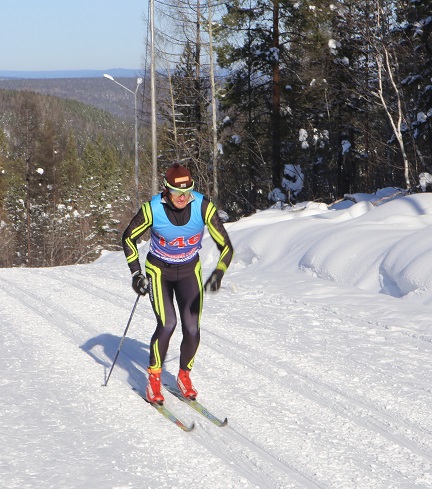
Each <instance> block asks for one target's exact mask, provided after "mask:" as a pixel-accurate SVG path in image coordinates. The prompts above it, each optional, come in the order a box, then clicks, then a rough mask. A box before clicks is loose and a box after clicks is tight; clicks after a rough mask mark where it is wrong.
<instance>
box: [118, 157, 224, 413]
mask: <svg viewBox="0 0 432 489" xmlns="http://www.w3.org/2000/svg"><path fill="white" fill-rule="evenodd" d="M164 186H165V188H164V190H163V192H162V193H160V194H157V195H155V196H153V198H152V199H151V200H150V201H149V202H145V203H144V204H143V205H142V206H141V209H140V210H139V211H138V213H137V214H136V215H135V217H134V218H133V219H132V220H131V222H130V224H129V226H128V227H127V229H126V230H125V232H124V234H123V238H122V243H123V250H124V253H125V256H126V259H127V263H128V265H129V268H130V271H131V273H132V288H133V289H134V290H135V292H136V293H137V294H141V295H146V294H147V292H148V293H149V297H150V302H151V305H152V308H153V311H154V314H155V316H156V321H157V325H156V330H155V332H154V334H153V336H152V338H151V341H150V361H149V366H148V374H149V376H148V384H147V389H146V397H147V400H148V401H149V402H151V403H158V404H163V401H164V397H163V394H162V392H161V372H162V367H163V363H164V359H165V356H166V353H167V350H168V346H169V341H170V338H171V336H172V334H173V333H174V329H175V327H176V324H177V316H176V312H175V308H174V295H175V298H176V302H177V305H178V309H179V313H180V319H181V325H182V333H183V338H182V341H181V345H180V369H179V373H178V377H177V385H178V388H179V389H180V391H181V393H182V394H183V396H185V397H188V398H190V399H195V398H196V396H197V395H198V392H197V390H196V389H195V387H194V386H193V385H192V381H191V379H190V376H189V373H190V371H191V369H192V366H193V363H194V360H195V354H196V352H197V349H198V345H199V342H200V318H201V312H202V305H203V282H202V271H201V262H200V259H199V255H198V252H199V250H200V248H201V240H202V237H203V233H204V228H205V226H207V229H208V231H209V233H210V236H211V237H212V238H213V240H214V241H215V243H216V246H217V247H218V249H219V251H220V257H219V260H218V263H217V265H216V268H215V269H214V271H213V272H212V273H211V275H210V277H209V278H208V280H207V281H206V283H205V285H204V290H205V291H206V292H214V291H217V290H218V289H219V288H220V285H221V280H222V277H223V275H224V273H225V272H226V270H227V268H228V266H229V264H230V262H231V259H232V256H233V247H232V245H231V242H230V239H229V237H228V234H227V232H226V230H225V228H224V226H223V224H222V221H221V220H220V218H219V216H218V213H217V210H216V207H215V205H214V204H213V203H212V202H210V200H208V199H207V198H206V197H205V196H204V195H202V194H200V193H198V192H196V191H194V190H193V189H194V181H193V180H192V176H191V174H190V172H189V170H188V169H187V168H186V167H184V166H181V165H179V164H178V163H174V164H173V165H172V166H171V167H170V168H169V169H168V170H167V172H166V174H165V179H164ZM149 228H150V244H149V251H148V254H147V257H146V262H145V274H146V276H144V274H143V272H142V268H141V264H140V261H139V255H138V249H137V245H136V242H137V240H138V238H139V237H140V236H141V235H142V234H143V233H144V232H145V231H146V230H147V229H149Z"/></svg>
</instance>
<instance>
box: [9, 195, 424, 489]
mask: <svg viewBox="0 0 432 489" xmlns="http://www.w3.org/2000/svg"><path fill="white" fill-rule="evenodd" d="M225 225H226V227H227V230H228V233H229V235H230V237H231V240H232V242H233V245H234V248H235V255H234V258H233V262H232V263H231V266H230V267H229V269H228V271H227V273H226V275H225V277H224V279H223V281H222V287H221V289H220V290H219V291H218V292H217V293H213V294H208V295H206V296H205V300H204V310H203V315H202V321H201V344H200V347H199V350H198V353H197V356H196V360H195V365H194V368H193V370H192V374H191V377H192V380H193V383H194V385H195V387H196V388H197V389H198V392H199V394H198V399H199V400H200V401H201V402H202V404H203V405H204V406H205V407H206V408H207V409H208V410H210V411H211V412H212V413H213V414H214V415H216V416H217V417H219V418H221V419H223V418H225V417H227V418H228V425H227V426H225V427H222V428H220V427H218V426H215V425H213V424H212V423H210V422H209V421H208V420H206V419H205V418H203V417H202V416H201V415H199V414H198V413H196V412H195V411H193V410H192V409H190V407H188V406H186V405H185V404H184V403H182V402H181V401H179V400H178V399H176V398H175V397H174V396H172V395H171V394H169V393H168V392H165V397H166V402H165V405H166V406H167V407H168V408H169V409H171V410H172V411H173V412H175V413H176V414H177V416H178V417H179V418H181V419H182V420H183V421H184V422H185V423H186V424H187V425H191V424H192V423H195V428H194V429H193V431H191V432H184V431H182V430H181V429H179V428H178V427H177V426H175V425H174V424H172V423H171V422H170V421H168V420H167V419H165V418H163V417H162V416H161V415H160V414H158V413H157V412H156V410H155V409H153V408H152V407H151V406H150V405H148V404H147V403H145V402H144V401H143V400H142V399H141V398H140V397H139V396H138V395H136V393H135V392H134V391H133V389H132V388H133V387H135V388H138V389H145V386H146V373H145V372H146V367H147V365H148V359H149V341H150V337H151V335H152V333H153V329H154V327H155V320H154V316H153V313H152V310H151V307H150V303H149V300H148V297H144V298H141V299H140V300H139V302H138V303H136V302H135V301H136V296H135V294H134V293H133V291H132V288H131V279H130V272H129V268H128V266H127V264H126V260H125V257H124V255H123V253H122V252H104V253H103V254H102V256H101V257H100V258H99V259H98V260H97V261H95V262H94V263H91V264H87V265H74V266H65V267H54V268H39V269H26V268H16V269H0V304H1V314H0V338H1V340H0V341H1V352H2V354H1V355H0V373H1V375H0V393H1V395H0V440H1V443H0V480H1V481H2V482H1V486H2V489H21V488H23V487H31V488H32V489H39V488H40V489H42V488H43V489H51V488H52V489H54V488H55V489H58V488H60V487H62V488H63V487H64V488H70V489H81V488H82V489H84V488H89V487H91V488H95V489H126V488H136V489H144V488H147V489H148V488H151V489H156V488H157V489H176V488H183V487H188V488H189V489H226V488H228V489H255V488H259V489H305V488H306V489H318V488H319V489H322V488H326V489H389V488H391V489H414V488H415V489H427V488H428V489H430V488H431V487H432V416H431V411H430V406H431V405H432V389H431V386H432V324H431V317H432V251H431V249H432V248H431V243H432V194H431V193H424V194H417V195H404V194H403V193H401V192H398V190H397V189H393V188H389V189H383V190H381V191H379V192H377V193H376V194H374V195H366V194H354V195H352V196H350V198H349V199H347V200H345V201H342V202H339V203H337V204H335V205H333V206H327V205H325V204H318V203H314V202H303V203H299V204H297V205H296V206H294V207H289V206H286V207H283V208H271V209H268V210H265V211H262V212H258V213H256V214H254V215H252V216H249V217H245V218H243V219H240V220H239V221H237V222H231V223H226V224H225ZM139 250H140V255H141V256H142V257H143V256H145V253H146V252H147V250H148V243H145V242H143V243H141V244H140V246H139ZM200 256H201V260H202V265H203V276H204V279H206V278H207V277H208V276H209V275H210V273H211V271H212V269H213V268H214V267H215V265H216V263H217V259H218V251H217V248H216V246H215V244H214V243H213V241H212V240H211V238H210V237H209V236H208V234H206V235H205V237H204V239H203V247H202V249H201V252H200ZM135 303H136V304H137V307H136V309H135V312H134V315H132V316H131V312H132V310H133V305H134V304H135ZM129 320H130V323H129V329H128V331H127V334H126V337H125V340H124V341H122V336H123V334H124V332H125V331H126V329H125V328H126V325H127V324H128V322H129ZM180 340H181V329H180V327H178V328H177V330H176V331H175V333H174V335H173V337H172V340H171V345H170V349H169V352H168V356H167V359H166V362H165V365H164V371H163V374H162V380H163V382H164V383H167V384H171V385H174V384H175V377H176V374H177V371H178V362H179V346H180ZM120 346H121V351H120V354H119V356H118V361H117V363H116V364H115V366H114V369H113V370H112V375H111V377H110V380H109V383H108V384H107V385H106V386H105V387H102V385H103V384H104V383H105V381H106V378H107V374H108V372H109V370H110V369H111V367H112V365H113V359H114V357H115V354H116V352H117V351H118V349H119V348H120Z"/></svg>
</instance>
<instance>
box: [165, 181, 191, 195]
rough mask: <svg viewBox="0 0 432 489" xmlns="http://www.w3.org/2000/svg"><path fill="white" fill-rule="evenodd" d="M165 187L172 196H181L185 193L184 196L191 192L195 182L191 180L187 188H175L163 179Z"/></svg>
mask: <svg viewBox="0 0 432 489" xmlns="http://www.w3.org/2000/svg"><path fill="white" fill-rule="evenodd" d="M164 184H165V187H166V188H167V189H168V190H169V192H170V194H172V195H173V196H174V197H181V196H182V195H185V196H186V197H187V196H188V195H190V193H191V192H192V190H193V188H194V185H195V182H194V181H193V180H192V185H191V186H190V187H188V188H177V187H173V186H172V185H170V184H169V183H168V182H167V181H166V180H164Z"/></svg>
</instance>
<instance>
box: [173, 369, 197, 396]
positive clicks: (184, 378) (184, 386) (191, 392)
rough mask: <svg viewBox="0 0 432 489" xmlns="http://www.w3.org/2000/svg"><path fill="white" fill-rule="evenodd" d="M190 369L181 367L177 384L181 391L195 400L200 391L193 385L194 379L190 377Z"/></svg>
mask: <svg viewBox="0 0 432 489" xmlns="http://www.w3.org/2000/svg"><path fill="white" fill-rule="evenodd" d="M189 373H190V370H183V369H180V370H179V373H178V377H177V386H178V388H179V389H180V392H181V393H182V394H183V395H184V396H185V397H188V398H189V399H192V400H195V399H196V396H197V395H198V391H197V390H196V389H195V387H194V386H193V385H192V381H191V379H190V378H189Z"/></svg>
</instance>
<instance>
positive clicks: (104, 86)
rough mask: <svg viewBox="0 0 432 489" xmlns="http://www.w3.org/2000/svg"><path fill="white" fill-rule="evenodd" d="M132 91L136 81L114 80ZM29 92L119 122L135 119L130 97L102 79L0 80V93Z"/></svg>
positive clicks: (133, 79) (113, 84)
mask: <svg viewBox="0 0 432 489" xmlns="http://www.w3.org/2000/svg"><path fill="white" fill-rule="evenodd" d="M116 80H117V81H118V82H119V83H121V84H122V85H124V86H125V87H127V88H129V89H130V90H132V91H135V88H136V78H131V77H127V78H116ZM2 88H3V89H9V90H29V91H33V92H37V93H41V94H45V95H54V96H56V97H60V98H63V99H71V100H77V101H79V102H83V103H84V104H87V105H90V106H92V107H96V108H98V109H101V110H104V111H107V112H109V113H110V114H112V115H114V116H116V117H119V118H121V119H126V120H132V121H133V116H134V98H133V95H132V94H131V93H130V92H128V91H127V90H125V89H124V88H122V87H120V86H118V85H117V84H115V83H113V82H112V81H110V80H107V79H106V78H104V77H103V76H100V77H92V78H39V79H30V78H29V79H14V78H4V79H0V89H2Z"/></svg>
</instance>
